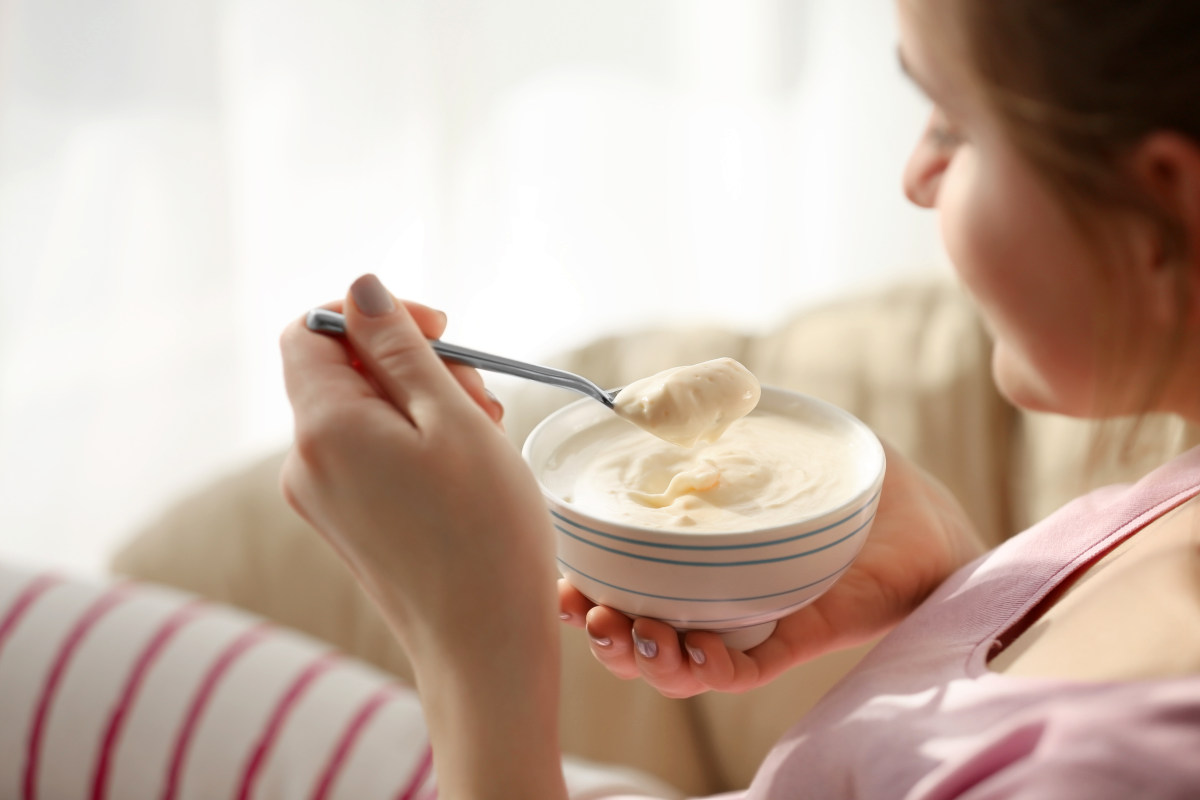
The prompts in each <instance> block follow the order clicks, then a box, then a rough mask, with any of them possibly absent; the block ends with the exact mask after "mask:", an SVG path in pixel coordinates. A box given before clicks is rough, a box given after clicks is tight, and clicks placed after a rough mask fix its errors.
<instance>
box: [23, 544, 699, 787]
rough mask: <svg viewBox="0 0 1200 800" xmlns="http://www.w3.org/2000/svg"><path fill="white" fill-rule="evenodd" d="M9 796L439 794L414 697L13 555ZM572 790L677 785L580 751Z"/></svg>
mask: <svg viewBox="0 0 1200 800" xmlns="http://www.w3.org/2000/svg"><path fill="white" fill-rule="evenodd" d="M0 720H3V721H4V724H3V725H2V726H0V796H2V797H21V796H25V797H34V796H41V797H86V796H91V797H95V798H104V797H114V798H122V799H123V800H138V798H156V799H157V798H197V800H209V798H213V797H287V798H312V799H313V800H317V798H334V797H343V798H354V800H369V799H370V798H381V799H382V798H388V800H391V798H395V797H405V798H432V797H434V796H435V795H436V791H435V782H436V781H435V776H434V771H433V762H432V754H431V752H430V748H429V743H428V737H427V734H426V730H425V725H424V722H423V719H422V715H421V707H420V704H419V702H418V698H417V695H416V693H415V692H413V691H412V690H411V689H410V688H409V687H408V686H406V685H402V684H400V683H398V682H397V681H396V680H395V679H394V678H393V677H392V676H390V675H388V674H386V673H384V672H382V671H381V670H378V669H375V668H372V667H370V666H368V665H366V664H365V663H363V662H361V661H358V660H356V659H353V658H349V657H347V656H345V655H344V654H342V653H339V652H338V651H336V650H335V649H333V648H331V647H330V646H329V645H328V643H326V642H322V641H320V640H317V639H313V638H311V637H308V636H304V635H300V634H298V633H295V632H292V631H289V630H287V629H283V628H280V627H279V626H277V625H273V624H270V623H268V622H267V621H265V620H263V619H262V618H260V617H256V616H253V615H250V614H246V613H243V612H239V611H236V610H233V609H230V608H228V607H224V606H221V605H217V604H213V603H209V602H205V601H202V600H200V599H199V598H197V597H195V596H193V595H189V594H186V593H182V592H179V591H175V590H169V589H164V588H160V587H154V586H148V585H140V584H137V583H132V582H115V583H106V582H89V581H79V580H69V579H65V578H63V577H61V576H57V575H53V574H35V573H31V572H27V571H21V570H16V569H12V568H8V567H5V566H3V565H0ZM565 773H566V777H567V785H568V788H569V789H570V791H571V796H572V797H573V798H576V800H583V798H592V797H600V796H607V795H610V794H614V793H618V792H626V793H634V792H639V793H647V794H649V793H656V794H655V796H659V797H677V796H678V793H677V792H676V791H674V790H673V789H671V788H670V787H666V786H664V785H662V784H661V782H658V781H655V780H653V779H651V778H648V777H647V776H644V775H639V774H637V773H634V772H632V771H629V770H624V769H623V770H614V769H612V768H607V767H603V766H600V765H596V764H588V763H578V762H571V763H569V764H568V765H567V767H566V770H565Z"/></svg>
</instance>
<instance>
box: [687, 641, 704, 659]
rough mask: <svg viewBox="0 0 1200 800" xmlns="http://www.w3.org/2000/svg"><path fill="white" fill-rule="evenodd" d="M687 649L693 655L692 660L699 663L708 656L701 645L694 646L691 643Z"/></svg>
mask: <svg viewBox="0 0 1200 800" xmlns="http://www.w3.org/2000/svg"><path fill="white" fill-rule="evenodd" d="M687 651H688V655H689V656H691V658H692V661H694V662H696V663H697V664H703V663H704V660H705V658H706V656H705V655H704V651H703V650H701V649H700V648H699V647H692V646H691V645H688V649H687Z"/></svg>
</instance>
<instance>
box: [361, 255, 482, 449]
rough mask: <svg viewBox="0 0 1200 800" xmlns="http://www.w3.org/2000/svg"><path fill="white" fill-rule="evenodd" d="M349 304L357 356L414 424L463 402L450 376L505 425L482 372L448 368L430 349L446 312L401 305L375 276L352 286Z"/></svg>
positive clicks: (442, 324)
mask: <svg viewBox="0 0 1200 800" xmlns="http://www.w3.org/2000/svg"><path fill="white" fill-rule="evenodd" d="M345 305H346V311H345V315H346V330H347V336H348V338H349V340H350V342H351V345H352V346H353V347H354V350H355V352H356V354H357V355H358V357H359V359H360V360H361V361H362V362H363V364H364V366H366V368H367V370H368V372H369V373H370V374H371V376H372V377H373V378H374V380H375V381H376V382H377V383H378V385H379V386H380V387H381V388H382V390H383V392H384V394H385V395H386V396H387V398H388V399H389V400H391V401H392V403H393V404H395V405H396V407H397V408H399V409H400V411H401V412H402V413H404V414H405V416H407V417H409V419H410V420H412V421H413V422H414V423H418V420H420V419H422V418H424V419H428V418H429V417H428V415H429V413H431V412H432V411H434V410H436V409H438V408H440V407H445V406H447V405H448V404H455V403H457V402H458V401H459V400H460V396H459V394H458V393H456V392H454V391H453V384H452V383H450V382H449V381H447V380H446V377H447V375H449V376H452V377H453V378H454V379H455V382H457V383H458V385H459V386H460V387H461V388H462V389H463V390H464V391H465V392H466V395H467V396H468V397H469V398H470V399H471V400H473V401H474V403H475V405H477V406H478V407H479V408H481V409H483V411H484V412H485V413H486V414H487V415H488V416H489V417H490V418H491V419H492V420H493V421H494V422H497V423H498V422H499V421H500V419H501V417H502V416H503V414H504V409H503V407H502V406H501V405H500V403H499V401H497V400H496V399H495V397H494V396H492V395H491V393H490V392H488V391H487V389H486V388H485V387H484V385H483V379H482V378H481V377H480V376H479V373H478V371H477V370H475V369H473V368H471V367H467V366H464V365H461V364H443V362H442V361H441V359H439V358H438V357H437V355H436V354H435V353H434V352H433V349H432V348H431V347H430V346H429V343H428V341H427V340H428V339H436V338H440V337H441V335H442V333H443V332H444V331H445V328H446V315H445V314H444V313H442V312H441V311H438V310H436V309H432V308H430V307H428V306H424V305H421V304H419V303H412V302H397V301H396V298H394V297H393V296H392V294H391V293H390V292H389V291H388V290H387V289H386V288H385V287H384V286H383V284H382V283H381V282H380V281H379V279H378V278H377V277H375V276H374V275H370V274H368V275H364V276H362V277H361V278H359V279H358V280H356V281H355V282H354V283H353V284H352V285H351V287H350V293H349V297H348V299H347V302H346V304H345ZM418 427H419V424H418Z"/></svg>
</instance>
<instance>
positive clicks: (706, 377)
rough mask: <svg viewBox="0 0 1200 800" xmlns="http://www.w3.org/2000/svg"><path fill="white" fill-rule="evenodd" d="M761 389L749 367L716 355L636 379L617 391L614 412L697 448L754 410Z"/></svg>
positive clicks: (712, 440)
mask: <svg viewBox="0 0 1200 800" xmlns="http://www.w3.org/2000/svg"><path fill="white" fill-rule="evenodd" d="M761 393H762V389H761V387H760V386H759V383H758V379H757V378H755V377H754V374H753V373H752V372H750V370H748V369H746V368H745V367H744V366H742V364H740V363H739V362H737V361H735V360H734V359H732V358H716V359H713V360H711V361H704V362H701V363H699V364H693V365H690V366H685V367H673V368H671V369H668V370H664V371H663V372H659V373H658V374H656V375H651V376H650V377H649V378H642V379H641V380H638V381H634V382H633V383H631V384H629V385H628V386H626V387H625V388H624V389H622V390H621V391H620V392H619V393H618V394H617V397H616V399H615V400H614V402H613V410H614V411H616V412H617V415H618V416H621V417H623V418H625V419H627V420H629V421H630V422H632V423H633V424H635V425H637V426H638V427H640V428H643V429H644V430H647V431H649V432H650V433H653V434H654V435H655V436H657V437H659V438H660V439H665V440H666V441H668V442H671V443H672V444H676V445H679V446H680V447H695V446H696V444H698V443H700V442H707V443H712V442H715V441H716V440H717V439H719V438H720V437H721V434H723V433H724V432H725V431H726V429H728V428H729V426H730V425H732V424H733V423H734V422H736V421H737V420H739V419H741V418H742V417H744V416H746V415H747V414H749V413H750V412H751V411H753V410H754V407H755V406H757V405H758V399H759V396H760V395H761Z"/></svg>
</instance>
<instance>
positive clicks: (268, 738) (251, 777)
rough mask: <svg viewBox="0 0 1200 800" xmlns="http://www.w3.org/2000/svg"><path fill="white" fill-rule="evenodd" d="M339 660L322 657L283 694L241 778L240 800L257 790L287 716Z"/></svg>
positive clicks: (335, 657)
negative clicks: (257, 783) (309, 689)
mask: <svg viewBox="0 0 1200 800" xmlns="http://www.w3.org/2000/svg"><path fill="white" fill-rule="evenodd" d="M338 660H339V656H338V655H337V654H336V653H324V654H322V655H321V656H320V657H319V658H317V659H315V660H314V661H312V662H311V663H310V664H309V665H308V666H307V667H305V668H304V670H303V671H302V672H301V673H300V674H299V675H298V676H297V677H296V679H295V680H294V681H292V685H291V686H289V687H288V689H287V691H286V692H284V694H283V697H281V698H280V700H279V703H278V704H277V705H276V706H275V710H274V711H273V712H272V713H271V717H270V719H269V720H268V721H267V727H266V728H265V729H264V730H263V733H262V736H261V737H259V740H258V743H257V744H255V746H254V750H252V751H251V754H250V761H249V763H248V764H247V765H246V771H245V773H244V774H243V775H242V785H241V788H240V789H239V790H238V794H237V796H238V800H248V798H249V797H250V792H251V791H252V790H253V788H254V781H255V780H256V779H257V778H258V774H259V771H260V770H261V769H262V765H263V763H264V762H265V761H266V760H267V755H268V754H269V753H270V751H271V745H272V744H274V742H275V739H276V737H278V735H279V731H280V730H281V729H282V728H283V725H284V723H285V722H286V721H287V717H288V714H289V713H290V712H291V710H292V709H293V708H295V706H296V703H297V702H298V701H299V700H300V698H301V697H302V696H303V695H304V692H305V690H306V689H308V687H309V686H311V685H312V683H313V681H315V680H316V679H317V678H319V677H320V676H321V675H322V674H324V673H325V672H327V671H329V669H330V668H331V667H333V665H334V664H335V663H336V662H337V661H338Z"/></svg>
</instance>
